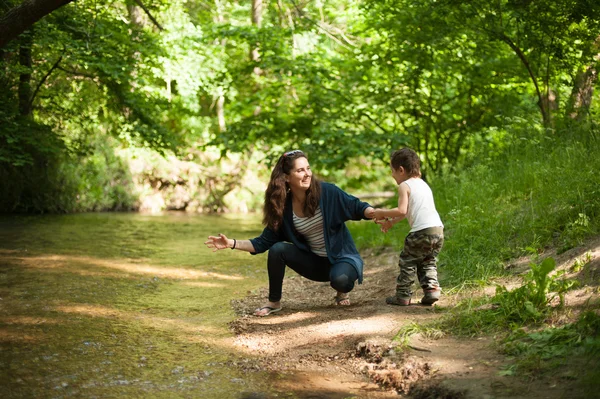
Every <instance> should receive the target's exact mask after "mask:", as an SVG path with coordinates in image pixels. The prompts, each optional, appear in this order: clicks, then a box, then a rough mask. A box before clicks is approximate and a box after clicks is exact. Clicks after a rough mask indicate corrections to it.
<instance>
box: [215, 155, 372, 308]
mask: <svg viewBox="0 0 600 399" xmlns="http://www.w3.org/2000/svg"><path fill="white" fill-rule="evenodd" d="M373 212H374V209H373V208H372V207H371V206H370V205H369V204H367V203H366V202H362V201H360V200H359V199H357V198H356V197H353V196H351V195H348V194H346V193H345V192H344V191H342V190H341V189H339V188H338V187H336V186H335V185H333V184H329V183H324V182H320V181H318V180H317V179H313V176H312V171H311V169H310V165H309V163H308V159H307V157H306V155H305V154H304V153H303V152H302V151H300V150H294V151H289V152H286V153H284V154H283V155H282V156H281V157H280V158H279V160H278V161H277V164H276V165H275V168H274V169H273V171H272V172H271V180H270V181H269V185H268V186H267V190H266V191H265V202H264V208H263V213H264V216H263V224H264V225H265V229H264V230H263V232H262V233H261V235H260V236H258V237H256V238H253V239H250V240H236V239H229V238H227V237H226V236H225V235H224V234H219V236H218V237H216V236H210V237H208V241H206V242H205V244H206V245H207V246H208V247H209V248H213V251H217V250H220V249H226V248H231V249H238V250H240V251H247V252H250V253H251V254H259V253H263V252H265V251H269V255H268V260H267V269H268V272H269V298H268V302H267V303H266V304H265V305H264V306H262V307H261V308H259V309H256V311H255V312H254V315H256V316H267V315H269V314H271V313H274V312H278V311H280V310H281V291H282V285H283V277H284V274H285V267H286V266H288V267H290V268H291V269H293V270H294V271H296V272H297V273H298V274H300V275H301V276H303V277H305V278H308V279H310V280H313V281H330V282H331V287H332V288H333V289H335V290H336V291H337V295H336V303H337V304H338V305H350V300H349V298H348V293H349V292H350V291H352V289H353V288H354V283H355V282H356V281H357V280H358V282H359V284H360V283H362V277H363V261H362V259H361V257H360V255H359V254H358V251H357V249H356V246H355V245H354V241H353V240H352V236H351V235H350V232H349V231H348V228H347V227H346V225H345V224H344V222H346V221H347V220H360V219H371V218H372V213H373Z"/></svg>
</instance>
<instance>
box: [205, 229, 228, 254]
mask: <svg viewBox="0 0 600 399" xmlns="http://www.w3.org/2000/svg"><path fill="white" fill-rule="evenodd" d="M204 244H206V246H207V247H209V248H212V249H213V252H216V251H218V250H220V249H227V248H231V247H230V245H229V239H228V238H227V236H225V234H220V233H219V236H218V237H215V236H209V237H208V241H206V242H205V243H204Z"/></svg>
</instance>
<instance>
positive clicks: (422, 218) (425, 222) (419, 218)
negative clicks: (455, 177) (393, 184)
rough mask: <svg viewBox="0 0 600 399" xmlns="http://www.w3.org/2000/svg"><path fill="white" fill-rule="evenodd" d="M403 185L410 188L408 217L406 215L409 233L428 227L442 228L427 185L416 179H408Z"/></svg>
mask: <svg viewBox="0 0 600 399" xmlns="http://www.w3.org/2000/svg"><path fill="white" fill-rule="evenodd" d="M403 183H406V184H407V185H408V187H410V195H409V196H408V215H406V218H407V219H408V224H410V232H411V233H412V232H414V231H419V230H423V229H427V228H429V227H444V225H443V224H442V219H440V215H439V214H438V212H437V210H436V209H435V203H434V202H433V193H432V192H431V188H429V185H428V184H427V183H425V181H423V179H420V178H418V177H413V178H410V179H408V180H406V181H404V182H403Z"/></svg>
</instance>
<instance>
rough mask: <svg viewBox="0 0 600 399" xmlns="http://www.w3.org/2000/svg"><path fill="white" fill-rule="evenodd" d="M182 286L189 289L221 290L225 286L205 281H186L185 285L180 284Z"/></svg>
mask: <svg viewBox="0 0 600 399" xmlns="http://www.w3.org/2000/svg"><path fill="white" fill-rule="evenodd" d="M182 284H183V285H187V286H189V287H196V288H222V287H224V286H225V284H221V283H209V282H206V281H186V282H185V283H182Z"/></svg>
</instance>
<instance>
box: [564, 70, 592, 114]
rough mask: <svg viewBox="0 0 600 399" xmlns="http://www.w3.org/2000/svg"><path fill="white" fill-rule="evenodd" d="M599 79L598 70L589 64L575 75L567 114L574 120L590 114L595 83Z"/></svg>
mask: <svg viewBox="0 0 600 399" xmlns="http://www.w3.org/2000/svg"><path fill="white" fill-rule="evenodd" d="M597 80H598V71H596V68H595V67H593V66H588V67H587V68H586V69H585V70H584V71H580V72H579V73H578V74H577V76H576V77H575V83H574V85H573V90H572V92H571V97H570V99H569V105H568V107H567V115H568V116H569V117H570V118H571V119H574V120H577V121H582V120H584V119H586V117H587V116H588V115H589V110H590V107H591V105H592V97H593V95H594V84H595V83H596V81H597Z"/></svg>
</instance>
